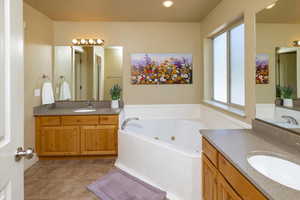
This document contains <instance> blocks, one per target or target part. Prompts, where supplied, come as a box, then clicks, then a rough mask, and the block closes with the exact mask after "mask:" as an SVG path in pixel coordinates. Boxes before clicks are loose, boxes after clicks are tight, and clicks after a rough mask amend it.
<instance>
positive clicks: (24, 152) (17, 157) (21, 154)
mask: <svg viewBox="0 0 300 200" xmlns="http://www.w3.org/2000/svg"><path fill="white" fill-rule="evenodd" d="M33 153H34V150H33V148H28V149H27V150H24V149H23V147H19V148H18V149H17V153H16V155H15V160H16V161H20V160H21V159H22V158H23V157H24V158H26V159H27V160H30V159H31V158H32V157H33Z"/></svg>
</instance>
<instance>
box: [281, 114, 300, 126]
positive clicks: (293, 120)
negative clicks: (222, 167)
mask: <svg viewBox="0 0 300 200" xmlns="http://www.w3.org/2000/svg"><path fill="white" fill-rule="evenodd" d="M281 118H283V119H286V120H287V123H289V124H293V125H298V124H299V123H298V121H297V120H296V119H295V118H294V117H292V116H288V115H282V116H281Z"/></svg>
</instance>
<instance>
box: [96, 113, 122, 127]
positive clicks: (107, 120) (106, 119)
mask: <svg viewBox="0 0 300 200" xmlns="http://www.w3.org/2000/svg"><path fill="white" fill-rule="evenodd" d="M118 122H119V116H117V115H103V116H100V124H104V125H110V124H114V125H118Z"/></svg>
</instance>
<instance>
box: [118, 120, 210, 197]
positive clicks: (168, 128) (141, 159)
mask: <svg viewBox="0 0 300 200" xmlns="http://www.w3.org/2000/svg"><path fill="white" fill-rule="evenodd" d="M204 128H206V127H205V125H204V124H203V123H201V121H197V120H165V119H159V120H139V121H130V122H129V123H128V124H127V126H126V128H125V130H120V131H119V156H118V159H117V162H116V166H117V167H118V168H120V169H122V170H124V171H126V172H128V173H130V174H131V175H133V176H136V177H137V178H140V179H141V180H143V181H145V182H147V183H149V184H151V185H153V186H156V187H158V188H160V189H162V190H164V191H166V192H167V194H168V199H170V200H201V199H202V197H201V196H202V193H201V188H202V186H201V180H202V178H201V171H202V168H201V149H202V148H201V146H202V141H201V139H202V137H201V134H200V133H199V129H204Z"/></svg>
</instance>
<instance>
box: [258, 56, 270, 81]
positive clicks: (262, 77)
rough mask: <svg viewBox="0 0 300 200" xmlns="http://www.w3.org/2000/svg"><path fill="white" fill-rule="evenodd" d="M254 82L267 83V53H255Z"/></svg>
mask: <svg viewBox="0 0 300 200" xmlns="http://www.w3.org/2000/svg"><path fill="white" fill-rule="evenodd" d="M256 84H269V55H268V54H258V55H256Z"/></svg>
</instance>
